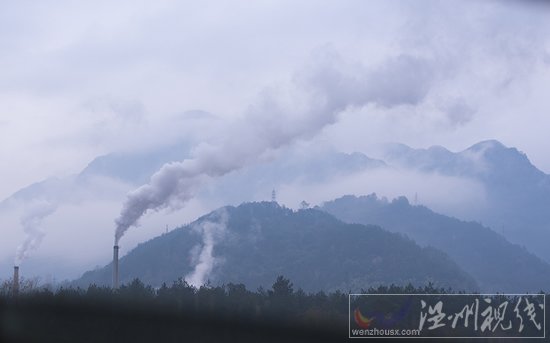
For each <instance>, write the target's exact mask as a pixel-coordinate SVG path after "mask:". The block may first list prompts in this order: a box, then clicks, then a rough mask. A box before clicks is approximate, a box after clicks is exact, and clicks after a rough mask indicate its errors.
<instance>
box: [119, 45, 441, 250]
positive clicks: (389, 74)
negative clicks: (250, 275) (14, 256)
mask: <svg viewBox="0 0 550 343" xmlns="http://www.w3.org/2000/svg"><path fill="white" fill-rule="evenodd" d="M428 65H429V63H427V61H425V60H423V59H419V58H416V57H411V56H404V55H401V56H398V57H396V58H394V59H390V60H389V61H387V62H386V63H385V64H383V65H382V66H380V67H379V68H377V70H371V71H368V70H366V69H365V68H364V67H363V66H361V65H357V64H353V65H350V64H346V63H344V62H343V61H342V60H341V59H340V57H339V56H338V55H337V54H335V53H333V52H332V51H330V50H329V51H328V52H327V51H326V50H323V51H321V53H320V54H318V56H316V58H314V59H313V61H312V62H311V63H310V64H309V65H308V67H307V68H305V70H303V71H301V72H300V73H297V74H296V75H295V76H294V78H293V82H292V84H291V85H290V86H289V87H288V89H286V90H281V89H268V90H265V91H264V92H262V93H260V95H259V97H258V99H257V101H256V102H255V103H253V104H252V105H250V106H249V107H248V109H247V110H246V112H245V114H244V117H243V118H242V120H241V121H237V122H233V123H232V124H230V125H227V126H226V128H225V131H224V134H222V135H221V137H219V140H218V141H217V142H210V143H204V144H201V145H199V146H198V147H197V148H196V149H195V150H194V151H193V154H192V156H193V157H192V158H190V159H186V160H184V161H181V162H173V163H168V164H166V165H164V166H163V167H162V168H161V169H160V170H159V171H158V172H156V173H155V174H154V175H153V176H152V177H151V180H150V182H149V183H148V184H145V185H143V186H141V187H139V188H138V189H136V190H134V191H132V192H130V193H129V194H128V196H127V200H126V202H125V204H124V205H123V208H122V211H121V213H120V216H119V217H118V218H117V219H116V220H115V223H116V231H115V244H118V241H119V240H120V238H121V237H122V236H123V235H124V233H125V232H126V231H127V230H128V229H129V228H130V227H131V226H134V225H136V224H137V222H138V220H139V218H141V216H143V214H145V213H146V212H147V211H149V210H154V211H158V210H161V209H164V208H167V207H170V208H174V209H177V208H181V207H182V206H183V205H184V204H185V202H186V201H188V200H189V199H191V198H192V197H193V196H194V194H195V192H196V191H197V189H198V188H199V187H200V186H201V184H202V183H203V182H204V180H205V179H208V178H209V177H219V176H222V175H224V174H227V173H229V172H231V171H234V170H237V169H240V168H243V167H245V166H247V165H250V164H251V163H254V162H255V161H256V160H257V159H258V158H260V157H261V156H262V155H263V154H264V153H266V152H268V151H270V150H274V149H278V148H281V147H283V146H286V145H289V144H291V143H293V142H294V141H296V140H299V139H307V138H310V137H313V136H314V135H316V134H317V133H318V132H320V131H321V130H322V129H323V128H325V127H326V126H328V125H330V124H333V123H335V122H336V121H337V119H338V114H339V113H341V112H342V111H345V110H346V109H348V108H350V107H361V106H365V105H368V104H373V105H378V106H384V107H391V106H396V105H403V104H416V103H418V102H420V101H421V100H422V99H423V98H424V97H425V95H426V94H427V92H428V91H429V88H430V84H431V81H432V79H433V75H434V73H433V71H432V70H431V69H430V68H429V67H428Z"/></svg>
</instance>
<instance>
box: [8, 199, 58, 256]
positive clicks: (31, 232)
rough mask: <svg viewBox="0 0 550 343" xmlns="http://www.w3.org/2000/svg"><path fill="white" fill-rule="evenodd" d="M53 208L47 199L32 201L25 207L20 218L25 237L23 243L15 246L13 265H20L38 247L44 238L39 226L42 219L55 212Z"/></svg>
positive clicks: (54, 207)
mask: <svg viewBox="0 0 550 343" xmlns="http://www.w3.org/2000/svg"><path fill="white" fill-rule="evenodd" d="M55 209H56V206H55V205H54V204H52V203H50V202H47V201H40V202H35V203H32V204H31V205H30V207H28V208H27V209H26V212H25V213H24V214H23V216H22V217H21V220H20V221H21V225H22V226H23V231H25V234H26V237H25V240H24V241H23V243H22V244H21V245H19V247H17V251H16V253H15V261H14V265H16V266H19V265H21V262H22V261H23V260H24V259H26V258H27V257H28V254H29V253H30V252H31V251H33V250H35V249H36V248H38V246H39V245H40V243H41V242H42V239H43V238H44V232H43V231H42V229H41V227H40V226H41V225H42V220H43V219H44V218H45V217H47V216H49V215H50V214H52V213H53V212H55Z"/></svg>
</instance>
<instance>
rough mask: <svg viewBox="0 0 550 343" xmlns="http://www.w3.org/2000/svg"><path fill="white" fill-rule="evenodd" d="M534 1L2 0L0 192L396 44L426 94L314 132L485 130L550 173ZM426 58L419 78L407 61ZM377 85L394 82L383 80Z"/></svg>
mask: <svg viewBox="0 0 550 343" xmlns="http://www.w3.org/2000/svg"><path fill="white" fill-rule="evenodd" d="M540 3H541V2H537V1H531V2H529V1H522V2H513V1H500V2H499V1H420V2H416V1H415V2H411V1H404V2H397V1H389V2H388V1H379V2H377V1H253V2H250V1H206V2H203V1H201V2H191V1H187V2H184V1H154V2H151V1H135V0H132V1H94V2H87V3H83V2H80V1H40V2H38V3H37V2H34V1H7V2H3V3H2V5H1V7H2V8H1V10H0V49H1V54H0V160H1V161H2V168H1V169H0V177H1V178H2V180H4V182H2V183H1V184H0V198H4V197H6V196H8V195H9V194H11V193H12V192H14V191H16V190H17V189H19V188H21V187H22V186H25V185H27V184H28V183H30V182H34V181H37V180H40V179H43V178H46V177H49V176H57V175H67V174H70V173H74V172H77V171H79V170H80V169H82V168H83V167H84V166H85V165H86V163H87V162H88V161H89V160H90V159H92V158H93V157H95V156H96V155H98V154H102V153H105V152H109V151H113V150H120V149H133V148H143V147H144V146H147V145H148V144H162V140H163V139H167V138H165V137H163V136H164V135H161V134H160V132H162V131H163V130H164V128H166V130H170V129H171V127H172V126H171V123H172V122H173V121H175V120H177V119H175V118H176V117H177V116H178V115H179V114H181V113H183V112H185V111H187V110H192V109H201V110H205V111H208V112H211V113H213V114H214V115H216V116H219V117H221V118H225V117H235V116H239V115H241V114H242V113H243V112H244V110H245V109H246V108H247V107H248V106H249V105H250V103H251V102H252V101H253V99H254V98H255V97H256V96H257V94H258V93H260V92H262V90H264V89H266V88H269V87H285V85H286V84H287V83H288V82H289V80H291V79H292V78H293V77H295V75H296V74H297V73H299V72H300V71H301V70H303V69H304V68H307V66H308V65H310V64H311V63H315V62H314V61H315V60H317V59H319V57H318V56H319V55H322V56H324V55H330V56H332V57H331V58H333V59H337V60H338V61H339V62H338V63H340V65H342V66H345V67H346V68H358V69H366V70H371V71H372V72H373V73H375V72H376V70H377V69H381V68H384V62H385V61H387V60H388V59H392V58H398V57H399V56H408V57H411V58H415V59H418V60H420V61H421V64H422V67H423V69H422V70H418V68H416V67H415V66H411V67H408V66H404V67H403V68H402V70H400V71H399V73H396V74H395V75H392V76H390V77H394V78H397V79H398V80H399V81H398V83H399V82H403V86H402V87H403V88H404V89H400V90H397V91H400V92H408V91H414V90H415V88H416V87H424V88H425V89H424V90H425V92H426V94H425V97H423V98H422V99H420V101H418V102H417V103H414V104H410V105H409V104H405V105H403V106H396V107H392V108H387V107H384V106H373V105H369V106H365V107H363V108H359V109H354V110H353V111H348V112H350V113H348V112H346V113H343V114H342V115H341V118H340V121H339V122H338V123H337V124H335V125H333V126H331V127H329V128H326V129H325V130H324V132H323V133H322V134H321V135H320V136H321V137H322V138H323V139H324V141H329V142H331V144H334V146H336V147H337V148H339V149H341V150H346V151H352V150H359V151H365V150H367V151H368V149H369V145H370V144H372V143H374V142H380V141H399V142H404V143H407V144H410V145H413V146H415V147H426V146H430V145H434V144H440V145H444V146H446V147H448V148H450V149H454V150H460V149H463V148H466V147H467V146H469V145H471V144H473V143H475V142H476V141H479V140H482V139H488V138H495V139H499V140H502V141H503V142H504V143H505V144H506V145H511V146H516V147H518V148H519V149H520V150H522V151H524V152H526V153H527V154H528V155H529V157H530V158H531V160H532V161H533V162H534V163H535V164H536V165H537V166H538V167H539V168H541V169H543V170H544V171H546V172H550V155H549V154H548V153H547V152H548V148H549V141H548V139H547V136H548V131H549V130H548V129H549V128H550V112H549V110H550V99H549V97H548V88H549V87H548V86H549V85H550V20H548V16H549V14H550V13H549V12H548V10H547V8H546V6H543V5H541V4H540ZM322 58H324V57H322ZM312 61H313V62H312ZM420 72H421V73H423V76H422V77H423V81H422V84H420V85H418V84H417V81H418V75H416V76H415V77H416V78H415V77H411V76H410V75H408V74H415V73H420ZM386 77H387V76H384V78H386ZM401 80H402V81H401ZM409 80H412V81H414V82H409ZM407 82H409V83H407ZM372 83H373V84H374V85H373V86H372V87H375V86H380V87H381V88H382V91H383V92H392V89H384V87H387V86H385V84H386V83H387V81H386V80H385V79H381V80H380V79H376V78H373V80H372ZM389 84H392V85H393V83H392V82H391V81H390V82H389ZM182 126H185V125H184V124H182ZM150 130H156V132H155V133H154V134H146V135H145V136H146V137H147V140H144V138H143V137H144V131H150ZM168 136H169V138H170V137H172V138H173V136H170V135H168Z"/></svg>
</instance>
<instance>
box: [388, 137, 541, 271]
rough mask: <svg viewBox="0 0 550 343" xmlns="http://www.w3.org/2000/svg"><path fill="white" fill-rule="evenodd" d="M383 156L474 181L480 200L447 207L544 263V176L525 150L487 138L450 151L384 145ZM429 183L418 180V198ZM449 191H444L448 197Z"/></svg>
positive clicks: (402, 163)
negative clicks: (481, 193)
mask: <svg viewBox="0 0 550 343" xmlns="http://www.w3.org/2000/svg"><path fill="white" fill-rule="evenodd" d="M384 159H385V160H386V161H387V162H388V163H390V164H392V165H396V166H400V167H402V168H407V169H411V168H412V169H417V170H420V171H424V172H436V173H440V174H443V175H449V176H456V177H464V178H469V179H473V180H476V181H478V182H480V183H481V184H482V185H483V187H484V193H485V194H484V200H483V201H479V202H477V203H476V204H475V205H476V206H472V207H467V209H468V210H461V211H456V210H453V209H448V210H449V211H448V213H449V214H451V215H453V214H454V215H456V213H460V214H461V219H466V220H475V221H479V222H481V223H483V224H484V225H488V226H489V227H490V228H492V229H494V230H495V231H497V232H500V233H502V234H503V235H504V236H505V237H506V238H508V239H509V240H510V241H511V242H513V243H518V244H520V245H524V246H525V247H526V248H527V249H528V250H530V251H531V252H533V253H535V254H536V255H538V256H540V257H541V258H543V259H545V260H546V261H547V262H550V250H549V249H548V247H547V244H546V243H545V242H548V241H549V240H550V210H549V209H550V207H549V206H550V205H549V204H550V175H547V174H545V173H544V172H542V171H540V170H539V169H537V168H536V167H535V166H534V165H533V164H531V162H530V161H529V159H528V157H527V155H525V154H524V153H522V152H520V151H518V150H517V149H515V148H510V147H506V146H504V145H503V144H502V143H500V142H498V141H495V140H490V141H483V142H480V143H477V144H474V145H473V146H471V147H470V148H468V149H466V150H463V151H460V152H457V153H453V152H451V151H449V150H447V149H445V148H443V147H431V148H429V149H412V148H410V147H407V146H405V145H402V144H398V145H390V146H389V148H388V149H387V150H386V152H385V154H384ZM428 187H429V185H419V186H418V193H419V194H420V198H421V197H422V193H423V192H428V193H429V189H427V188H428ZM452 196H453V194H449V197H452Z"/></svg>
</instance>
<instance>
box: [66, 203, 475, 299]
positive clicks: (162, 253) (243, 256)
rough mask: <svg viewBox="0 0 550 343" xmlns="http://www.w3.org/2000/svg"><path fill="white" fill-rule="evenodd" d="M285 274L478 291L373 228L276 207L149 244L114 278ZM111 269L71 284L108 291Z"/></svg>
mask: <svg viewBox="0 0 550 343" xmlns="http://www.w3.org/2000/svg"><path fill="white" fill-rule="evenodd" d="M277 275H285V276H286V277H288V278H290V279H291V280H293V282H294V284H295V286H296V287H299V288H302V289H304V290H307V291H318V290H325V291H326V290H337V289H338V290H342V291H348V290H352V291H360V290H361V289H363V288H364V289H367V288H368V287H371V286H378V285H382V284H391V283H394V284H400V285H404V284H408V283H412V284H413V285H426V284H428V283H430V282H431V283H433V284H435V285H437V286H440V287H445V288H448V287H451V288H453V289H456V290H476V289H478V288H477V285H476V282H475V281H474V280H473V278H472V277H471V276H470V275H468V274H467V273H465V272H464V271H463V270H462V269H461V268H459V267H458V266H457V265H456V263H455V262H453V261H452V260H451V259H450V258H449V257H448V256H447V255H446V254H445V253H443V252H441V251H439V250H437V249H434V248H429V247H428V248H420V247H419V246H418V245H417V244H416V243H414V242H413V241H412V240H410V239H407V238H404V237H403V236H401V235H399V234H395V233H390V232H387V231H385V230H384V229H382V228H380V227H377V226H372V225H368V226H364V225H358V224H344V223H343V222H341V221H339V220H337V219H336V218H334V217H332V216H331V215H329V214H327V213H325V212H322V211H319V210H314V209H307V210H300V211H293V210H291V209H287V208H284V207H281V206H280V205H278V204H277V203H275V202H262V203H247V204H242V205H240V206H238V207H231V206H229V207H224V208H222V209H219V210H217V211H215V212H212V213H210V214H208V215H205V216H203V217H201V218H200V219H198V220H197V221H196V222H194V223H191V224H189V225H187V226H185V227H181V228H178V229H176V230H174V231H171V232H169V233H167V234H164V235H162V236H159V237H156V238H154V239H152V240H150V241H148V242H145V243H143V244H140V245H139V246H138V247H136V248H135V249H134V250H132V251H131V252H129V253H128V254H127V255H126V256H124V257H123V258H122V259H121V260H120V278H121V281H122V282H129V281H131V280H132V279H133V278H140V279H141V280H143V282H145V283H147V284H151V285H154V286H160V285H161V284H162V283H163V282H166V283H171V282H172V281H174V280H177V279H179V278H182V277H184V278H185V280H186V281H188V282H190V283H192V284H197V285H200V284H202V283H204V282H207V281H210V282H211V283H212V284H215V285H216V284H223V283H229V282H233V283H236V282H240V283H243V284H245V285H246V286H247V287H248V288H250V289H256V288H258V287H267V286H269V285H270V282H272V280H273V278H274V277H277ZM111 277H112V267H111V264H109V265H107V266H105V267H104V268H101V269H99V270H94V271H89V272H86V273H85V274H84V275H83V276H82V277H81V278H80V279H78V280H76V281H75V284H76V285H81V286H86V285H88V284H91V283H96V284H102V285H109V284H110V283H111Z"/></svg>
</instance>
